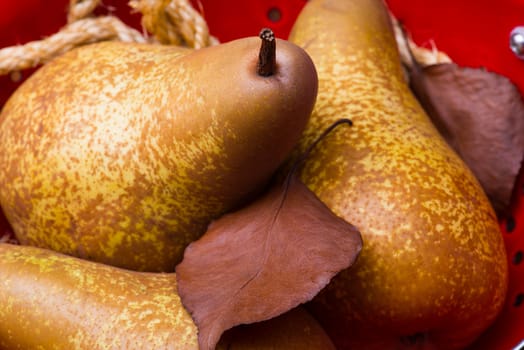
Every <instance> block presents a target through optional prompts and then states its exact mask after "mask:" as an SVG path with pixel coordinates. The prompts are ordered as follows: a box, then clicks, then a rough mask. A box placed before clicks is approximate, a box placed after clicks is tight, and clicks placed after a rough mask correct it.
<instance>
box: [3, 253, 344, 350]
mask: <svg viewBox="0 0 524 350" xmlns="http://www.w3.org/2000/svg"><path fill="white" fill-rule="evenodd" d="M0 276H2V278H0V319H1V320H2V322H0V348H1V349H21V350H31V349H56V350H62V349H63V350H75V349H92V350H102V349H128V350H135V349H136V350H148V349H151V350H163V349H166V350H167V349H169V350H176V349H183V350H189V349H195V350H197V349H198V340H197V327H196V326H195V324H194V323H193V321H192V319H191V316H190V315H189V313H187V312H186V310H185V309H184V308H183V306H182V304H181V301H180V298H179V296H178V294H177V293H176V288H177V285H176V276H175V274H174V273H148V272H136V271H129V270H124V269H121V268H117V267H113V266H109V265H104V264H100V263H95V262H91V261H87V260H82V259H78V258H74V257H71V256H66V255H63V254H60V253H56V252H53V251H50V250H47V249H42V248H36V247H30V246H16V245H10V244H0ZM268 348H277V349H307V350H326V349H334V347H333V344H332V342H331V340H330V339H329V337H328V336H327V335H326V333H325V332H324V330H323V329H322V328H321V327H320V325H319V324H318V323H317V322H316V321H315V320H314V319H313V318H312V317H311V315H309V314H308V313H307V312H306V311H305V310H304V309H301V308H297V309H294V310H291V311H289V312H288V313H285V314H283V315H281V316H279V317H277V318H274V319H271V320H268V321H264V322H262V323H259V324H253V325H249V326H242V327H236V328H233V329H232V330H230V331H228V332H227V333H226V335H225V336H224V338H223V340H222V341H221V343H219V345H218V346H217V349H218V350H221V349H222V350H225V349H238V350H241V349H246V350H247V349H250V350H251V349H268Z"/></svg>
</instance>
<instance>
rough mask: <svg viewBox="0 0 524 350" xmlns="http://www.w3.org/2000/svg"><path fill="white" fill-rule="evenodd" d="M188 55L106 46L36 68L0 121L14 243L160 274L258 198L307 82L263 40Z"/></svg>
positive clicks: (299, 65) (303, 103)
mask: <svg viewBox="0 0 524 350" xmlns="http://www.w3.org/2000/svg"><path fill="white" fill-rule="evenodd" d="M260 44H261V42H260V39H259V38H256V37H252V38H245V39H239V40H236V41H232V42H230V43H226V44H222V45H218V46H214V47H209V48H205V49H201V50H196V51H191V50H189V49H181V48H178V47H171V46H161V45H145V44H126V43H117V42H106V43H99V44H93V45H89V46H85V47H82V48H79V49H75V50H73V51H71V52H69V53H66V54H65V55H63V56H61V57H60V58H58V59H56V60H54V61H53V62H50V63H48V64H46V65H45V66H44V67H42V68H41V69H39V70H38V71H37V72H36V73H35V74H34V75H32V76H31V77H30V78H29V79H28V80H27V81H26V82H25V83H24V84H23V85H22V86H21V87H20V88H19V89H18V90H17V91H16V92H15V93H14V94H13V96H12V97H11V98H10V99H9V101H8V102H7V103H6V105H5V107H4V109H3V111H2V113H1V115H0V149H2V150H3V151H2V152H0V163H1V164H2V167H0V168H1V169H0V203H1V205H2V207H3V208H4V210H5V214H6V216H7V218H8V220H9V222H10V223H11V225H12V227H13V229H14V231H15V233H16V237H17V238H18V239H19V240H20V242H21V243H22V244H24V245H34V246H39V247H46V248H50V249H53V250H55V251H59V252H63V253H66V254H71V255H74V256H77V257H81V258H85V259H90V260H94V261H98V262H103V263H106V264H111V265H114V266H119V267H125V268H129V269H133V270H141V271H173V270H174V267H175V265H176V263H178V261H180V260H181V258H182V253H183V250H184V248H185V246H186V245H187V244H188V243H190V242H191V241H193V240H195V239H197V238H198V237H199V236H200V235H201V234H202V233H203V232H204V231H205V229H206V227H207V225H208V224H209V222H210V221H211V220H212V219H215V218H217V217H218V216H220V215H221V214H223V213H224V212H226V211H229V210H232V209H233V208H235V207H236V206H238V205H240V204H241V203H242V202H243V201H246V200H248V199H249V198H250V196H251V195H252V194H254V193H256V192H257V191H259V190H260V189H261V188H262V187H263V186H264V184H265V183H266V181H267V180H268V179H269V178H270V176H271V175H272V174H273V173H274V172H275V170H276V169H277V168H278V166H279V165H280V164H281V163H282V162H283V160H284V159H285V158H286V157H287V156H288V154H289V152H290V150H291V149H292V148H293V146H294V145H295V144H296V142H297V141H298V138H299V136H300V134H301V132H302V131H303V129H304V126H305V124H306V122H307V120H308V118H309V116H310V113H311V110H312V109H313V105H314V101H315V98H316V91H317V76H316V71H315V67H314V66H313V64H312V62H311V59H310V58H309V57H308V55H307V54H306V53H305V52H304V50H302V49H301V48H299V47H297V46H296V45H293V44H290V43H288V42H286V41H283V40H277V45H276V47H277V49H276V51H277V52H276V61H277V68H276V72H275V73H274V74H273V75H272V76H269V77H261V76H259V75H257V73H256V64H257V59H258V52H259V48H260Z"/></svg>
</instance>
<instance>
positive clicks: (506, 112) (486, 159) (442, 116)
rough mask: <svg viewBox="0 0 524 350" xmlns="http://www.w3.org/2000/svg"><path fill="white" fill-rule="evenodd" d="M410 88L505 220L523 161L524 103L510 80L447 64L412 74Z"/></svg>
mask: <svg viewBox="0 0 524 350" xmlns="http://www.w3.org/2000/svg"><path fill="white" fill-rule="evenodd" d="M410 75H411V88H412V90H413V92H414V93H415V95H416V96H417V98H418V99H419V101H420V103H421V105H422V106H423V107H424V109H425V110H426V111H427V113H428V114H429V116H430V117H431V119H432V121H433V123H434V124H435V126H436V127H437V129H438V130H439V132H440V133H441V135H442V136H443V137H444V138H445V140H446V141H447V142H448V144H449V145H450V146H451V147H452V148H453V149H454V150H455V151H456V152H457V153H458V155H459V156H460V157H461V158H462V159H463V160H464V162H465V163H466V164H467V165H468V167H469V168H470V169H471V170H472V172H473V173H474V175H475V176H476V177H477V179H478V180H479V182H480V184H481V185H482V187H483V188H484V191H485V192H486V194H487V195H488V197H489V199H490V201H491V203H492V205H493V207H494V209H495V211H496V212H497V215H499V217H503V216H504V215H505V214H506V213H507V211H508V209H509V205H510V203H511V198H512V192H513V188H514V185H515V181H516V178H517V175H518V173H519V170H520V167H521V163H522V160H523V158H524V102H523V100H522V97H521V95H520V93H519V91H518V89H517V88H516V86H515V85H514V84H513V83H512V82H511V81H510V80H509V79H507V78H506V77H504V76H501V75H499V74H496V73H493V72H488V71H486V70H483V69H475V68H466V67H460V66H458V65H456V64H454V63H443V64H436V65H430V66H426V67H421V66H420V65H417V64H415V65H414V66H413V67H412V68H411V70H410Z"/></svg>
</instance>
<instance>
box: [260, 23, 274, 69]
mask: <svg viewBox="0 0 524 350" xmlns="http://www.w3.org/2000/svg"><path fill="white" fill-rule="evenodd" d="M258 36H259V37H260V39H262V44H261V46H260V52H259V53H258V64H257V73H258V75H260V76H262V77H269V76H271V75H273V74H274V73H275V69H276V65H277V62H276V40H275V34H273V31H272V30H271V29H269V28H263V29H262V30H261V31H260V34H259V35H258Z"/></svg>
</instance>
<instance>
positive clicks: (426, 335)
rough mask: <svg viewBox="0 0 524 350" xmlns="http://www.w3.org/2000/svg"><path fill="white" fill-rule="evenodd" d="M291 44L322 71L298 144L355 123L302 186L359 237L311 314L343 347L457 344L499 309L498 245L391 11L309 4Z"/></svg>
mask: <svg viewBox="0 0 524 350" xmlns="http://www.w3.org/2000/svg"><path fill="white" fill-rule="evenodd" d="M289 40H290V41H292V42H294V43H296V44H298V45H300V46H303V47H304V48H305V49H306V51H307V52H308V53H309V55H310V56H311V57H312V59H313V62H314V63H315V65H316V68H317V72H318V76H319V91H318V97H317V102H316V105H315V108H314V111H313V114H312V116H311V118H310V121H309V123H308V125H307V127H306V130H305V132H304V136H303V138H302V139H301V141H300V146H299V148H300V149H305V148H306V147H307V145H309V144H310V143H311V141H312V140H314V139H315V138H316V136H317V135H318V134H319V133H320V132H321V130H324V129H325V127H326V126H328V125H330V124H331V123H333V122H334V121H335V120H337V119H339V118H351V119H352V121H353V127H352V128H351V129H339V130H337V131H336V132H335V133H334V134H333V135H330V136H329V137H327V138H326V139H325V140H324V141H323V142H322V143H321V144H320V145H319V147H317V149H316V150H315V151H314V152H313V153H312V154H311V155H310V157H309V158H308V159H307V160H306V162H305V164H304V167H303V169H302V170H301V173H300V176H301V179H302V180H303V181H304V183H305V184H306V185H307V186H309V188H310V189H311V190H312V191H313V192H315V193H316V195H317V196H318V197H319V198H320V199H321V200H322V201H323V202H324V203H326V205H327V206H328V207H329V208H330V209H331V210H332V211H333V212H334V213H335V214H337V215H339V216H341V217H342V218H344V219H345V220H346V221H348V222H351V223H352V224H354V225H355V226H356V227H357V228H358V229H359V230H360V231H361V234H362V237H363V249H362V251H361V255H360V257H359V259H358V260H357V262H356V264H355V265H353V266H352V267H351V268H350V269H348V270H344V271H343V272H341V273H340V274H339V275H337V276H336V277H335V278H334V279H333V281H332V282H331V283H330V284H329V285H328V286H327V287H326V289H324V290H323V291H322V292H321V293H320V294H319V295H318V296H317V297H316V298H315V300H314V301H313V303H312V304H311V310H313V311H314V314H315V316H316V317H317V318H318V319H319V320H320V321H321V323H322V324H323V326H324V328H325V329H326V331H328V333H329V334H330V335H331V336H332V339H333V341H334V342H335V345H336V346H337V348H339V349H376V348H378V349H402V348H403V347H404V346H405V347H409V348H428V349H429V348H432V347H431V346H433V348H436V349H446V350H451V349H459V348H463V347H464V346H466V345H467V344H469V343H471V342H472V341H473V339H475V338H476V337H477V336H478V335H479V334H480V333H481V332H482V331H483V330H485V329H486V328H487V327H488V326H489V325H490V323H491V322H492V321H493V320H494V318H495V317H496V316H497V314H498V313H499V311H500V310H501V307H502V305H503V302H504V299H505V295H506V285H507V262H506V253H505V250H504V244H503V240H502V236H501V233H500V230H499V226H498V222H497V218H496V216H495V213H494V211H493V208H492V207H491V206H490V204H489V202H488V200H487V198H486V195H485V194H484V193H483V191H482V189H481V187H480V186H479V183H478V181H477V180H476V179H475V178H474V176H473V175H472V173H471V171H470V170H469V169H468V168H467V167H466V166H465V165H464V163H463V162H462V161H461V160H460V159H459V157H458V156H457V155H456V154H455V153H454V152H453V151H452V150H451V149H450V148H449V147H448V146H447V145H446V143H445V141H444V140H443V138H442V137H441V136H440V135H439V133H438V132H437V130H436V128H435V127H434V126H433V125H432V124H431V122H430V120H429V118H428V116H427V115H426V114H425V112H424V111H423V109H422V108H421V106H420V105H419V103H418V102H417V100H416V99H415V98H414V96H413V94H412V93H411V92H410V90H409V88H408V86H407V85H406V83H405V81H404V78H403V72H402V68H401V64H400V59H399V57H398V56H399V55H398V52H397V47H396V43H395V38H394V36H393V31H392V27H391V24H390V18H389V15H388V11H387V8H386V7H385V5H384V3H383V1H381V0H310V1H308V3H307V4H306V5H305V7H304V8H303V10H302V12H301V13H300V15H299V17H298V19H297V21H296V23H295V24H294V27H293V28H292V31H291V34H290V38H289ZM410 346H411V347H410Z"/></svg>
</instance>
